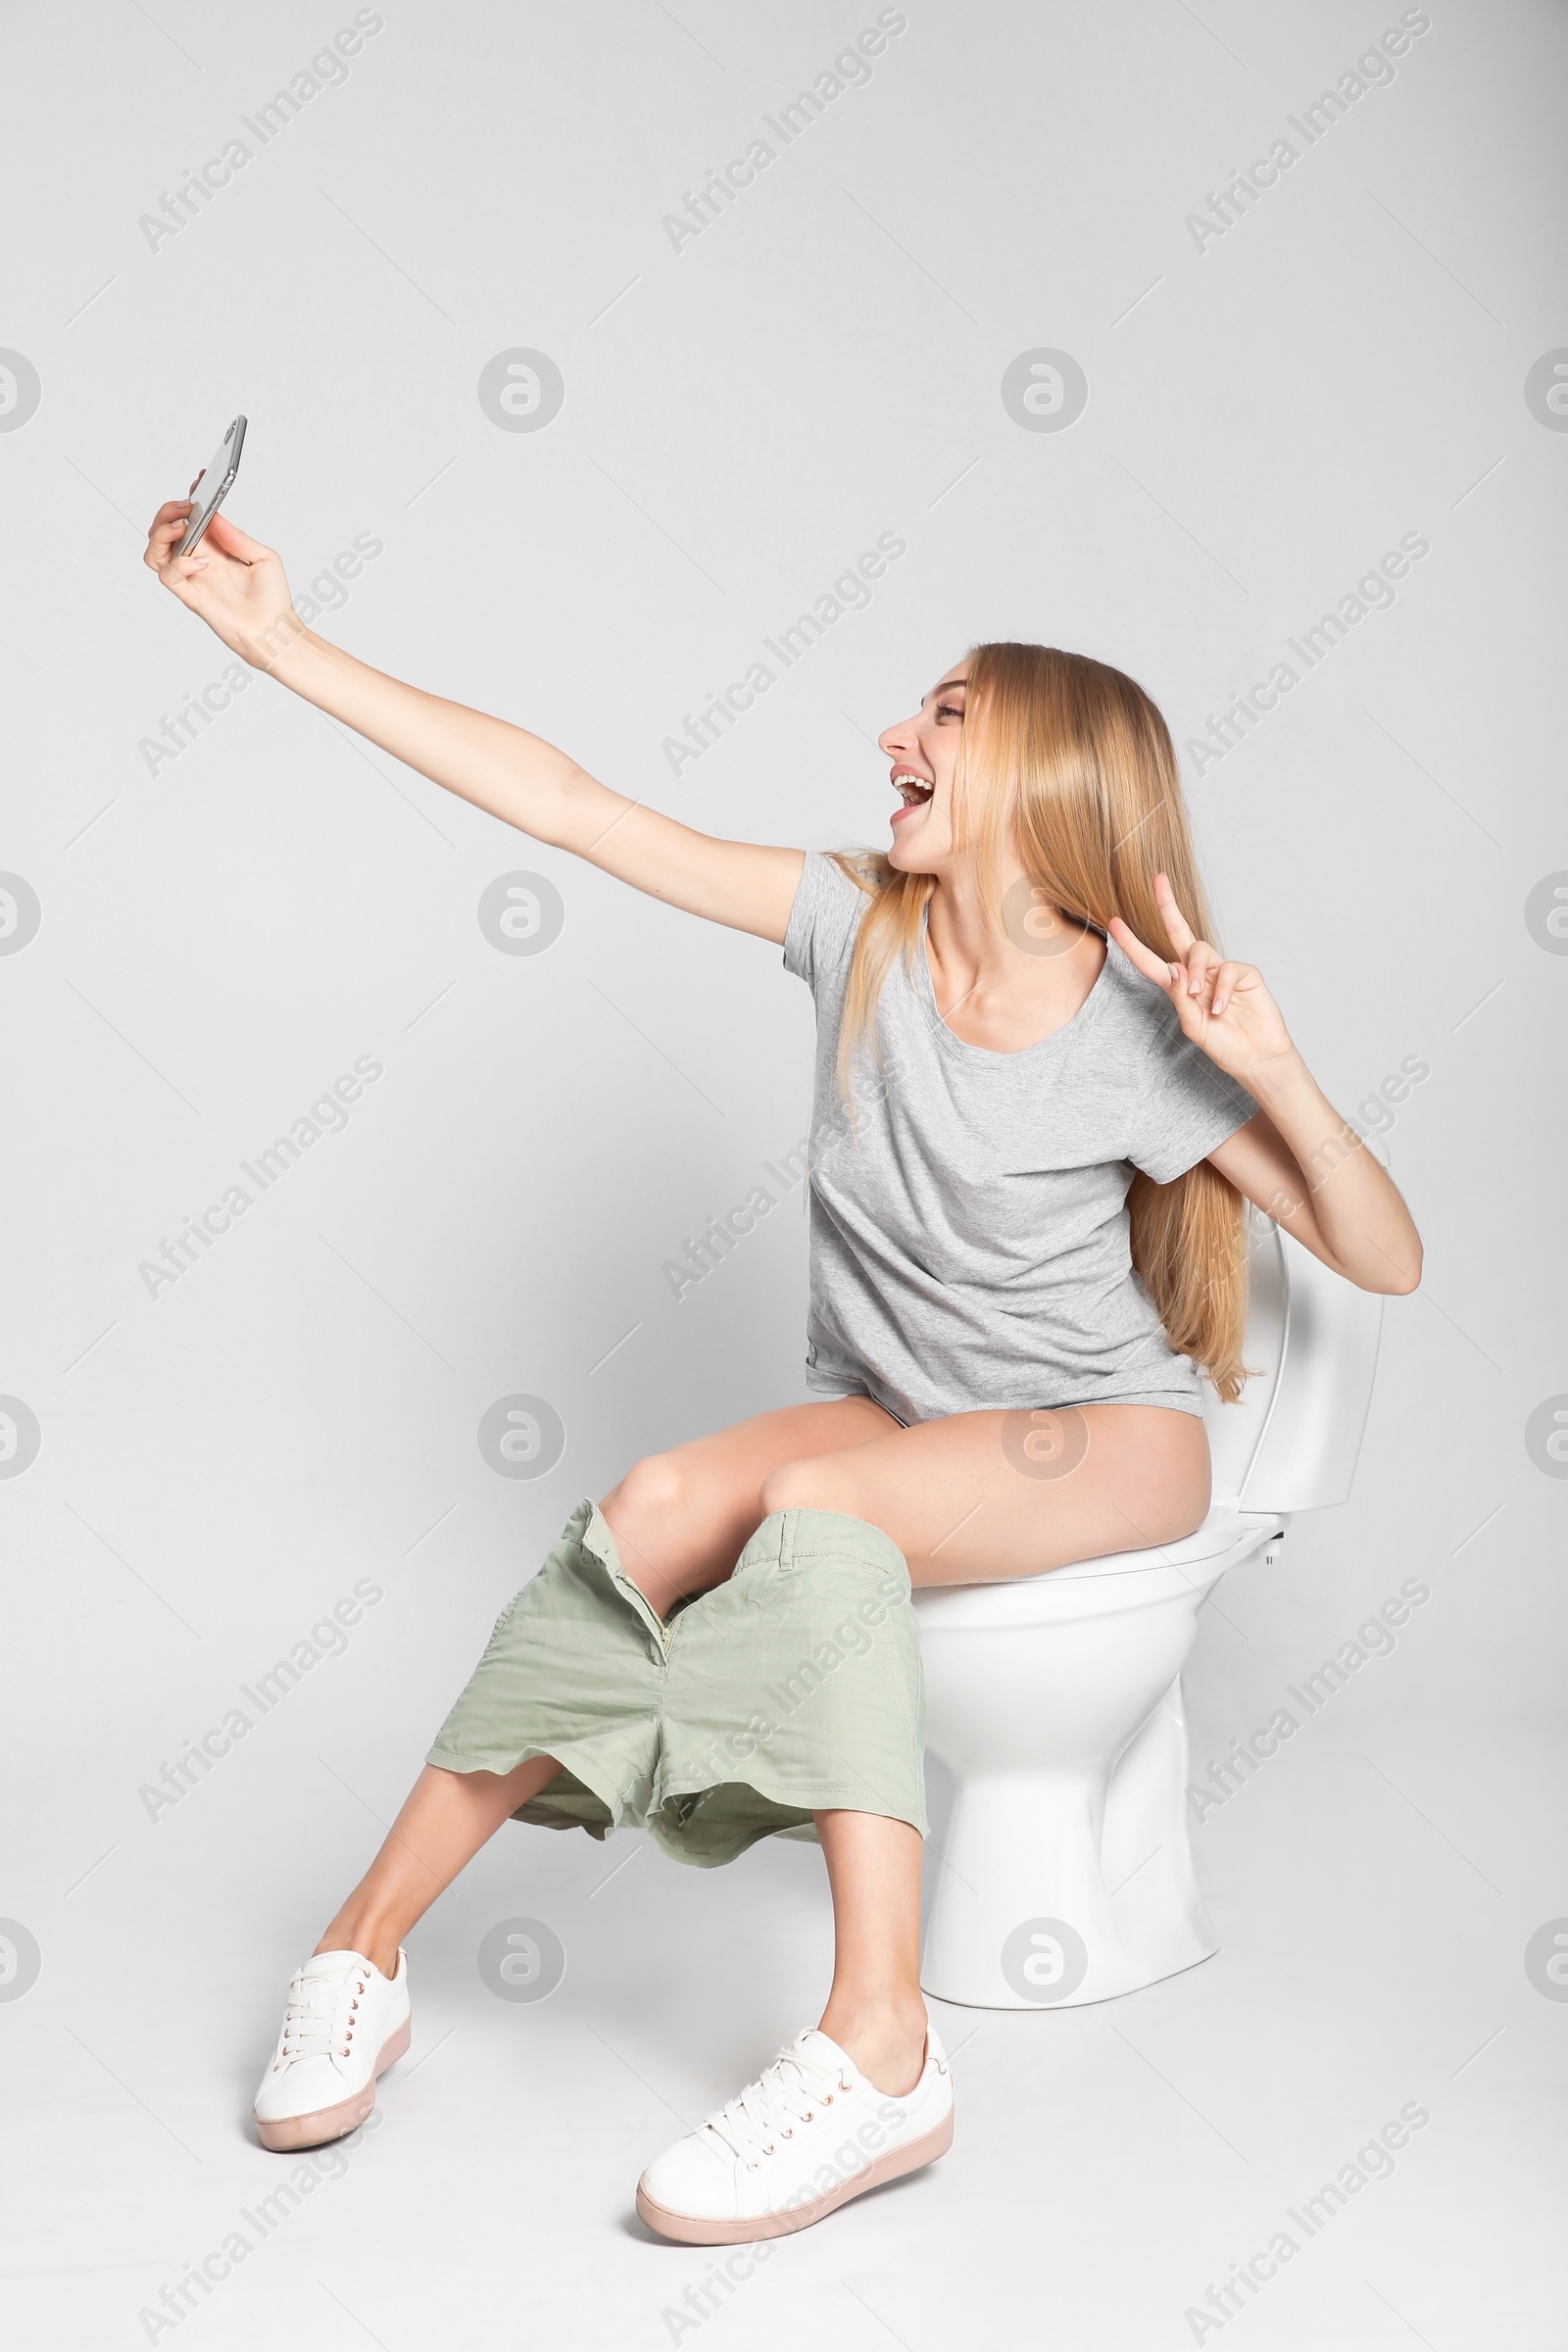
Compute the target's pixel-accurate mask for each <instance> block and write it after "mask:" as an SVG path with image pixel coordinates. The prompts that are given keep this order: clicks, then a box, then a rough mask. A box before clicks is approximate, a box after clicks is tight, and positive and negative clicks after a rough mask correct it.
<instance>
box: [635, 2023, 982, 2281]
mask: <svg viewBox="0 0 1568 2352" xmlns="http://www.w3.org/2000/svg"><path fill="white" fill-rule="evenodd" d="M952 2141H953V2080H952V2077H951V2075H950V2074H949V2072H948V2061H947V2058H946V2056H945V2055H944V2053H943V2049H942V2045H941V2043H940V2042H939V2041H938V2039H937V2037H936V2035H935V2034H934V2033H930V2032H928V2033H927V2034H926V2047H925V2065H924V2067H923V2068H922V2069H921V2073H920V2080H919V2082H916V2084H915V2085H914V2088H913V2089H912V2090H911V2091H908V2092H907V2094H906V2095H905V2097H903V2098H902V2099H895V2098H891V2097H890V2096H889V2095H888V2093H887V2092H886V2091H881V2090H878V2089H877V2088H876V2086H875V2084H874V2083H871V2082H867V2081H866V2079H865V2077H864V2076H863V2075H862V2074H860V2073H859V2071H858V2068H857V2067H856V2065H855V2062H854V2060H853V2059H852V2058H851V2057H850V2056H849V2055H848V2054H847V2052H845V2051H844V2050H841V2049H840V2048H839V2045H838V2043H837V2042H836V2041H830V2040H829V2039H828V2037H827V2035H826V2034H823V2033H819V2032H818V2031H817V2030H816V2029H815V2028H814V2027H811V2028H809V2029H808V2030H807V2032H806V2033H804V2034H800V2035H799V2036H798V2037H797V2038H796V2039H795V2040H794V2041H792V2042H791V2043H790V2045H789V2047H788V2049H785V2050H781V2051H780V2052H779V2054H778V2056H777V2057H776V2058H775V2059H774V2061H773V2063H772V2065H771V2066H770V2067H768V2068H767V2069H766V2071H765V2072H764V2074H763V2075H762V2077H761V2079H760V2081H759V2082H753V2083H750V2084H748V2086H747V2088H746V2089H745V2090H743V2091H742V2092H741V2094H740V2096H739V2098H735V2099H731V2100H730V2102H729V2105H728V2106H727V2107H721V2108H720V2109H719V2111H718V2113H717V2114H716V2115H711V2116H710V2117H709V2119H708V2121H707V2123H706V2124H704V2125H703V2126H702V2127H701V2128H700V2130H698V2131H692V2132H689V2133H688V2134H687V2136H686V2138H684V2139H678V2140H677V2141H676V2142H675V2144H674V2146H673V2147H672V2148H666V2149H665V2151H664V2153H663V2155H662V2156H661V2157H660V2158H659V2160H658V2162H657V2163H655V2164H651V2165H650V2166H649V2168H648V2170H647V2172H646V2173H644V2175H643V2177H642V2179H641V2180H639V2182H638V2183H637V2211H638V2212H639V2213H640V2214H641V2216H642V2218H643V2220H644V2221H645V2222H646V2223H647V2224H648V2227H649V2228H650V2229H657V2230H658V2231H659V2233H660V2235H661V2236H662V2237H673V2238H679V2239H680V2240H681V2241H682V2243H683V2244H686V2245H689V2246H730V2245H739V2244H742V2243H749V2242H750V2241H751V2240H752V2239H753V2238H758V2237H782V2236H783V2235H785V2233H786V2232H787V2231H789V2230H791V2229H806V2228H807V2226H808V2224H809V2223H811V2222H819V2221H820V2220H821V2219H822V2217H823V2215H824V2214H829V2213H831V2212H832V2211H833V2210H834V2208H835V2207H836V2206H839V2205H843V2204H847V2203H848V2201H849V2199H850V2198H851V2197H858V2196H859V2195H860V2194H861V2192H862V2191H863V2190H865V2189H867V2188H875V2187H877V2186H878V2185H879V2183H880V2182H882V2181H884V2180H897V2179H898V2177H899V2175H900V2174H901V2173H912V2172H915V2171H917V2170H918V2168H919V2167H920V2166H921V2165H922V2164H929V2163H930V2162H931V2160H932V2158H933V2157H936V2156H942V2155H945V2154H946V2152H947V2150H948V2148H949V2147H950V2146H951V2145H952Z"/></svg>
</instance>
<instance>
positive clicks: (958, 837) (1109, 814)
mask: <svg viewBox="0 0 1568 2352" xmlns="http://www.w3.org/2000/svg"><path fill="white" fill-rule="evenodd" d="M965 674H966V676H967V679H968V698H967V705H966V711H965V716H964V720H963V725H962V732H961V735H960V739H959V746H958V760H957V768H956V781H955V788H954V811H953V821H954V840H955V845H956V850H957V853H958V856H959V857H960V858H962V859H963V860H965V861H966V862H967V863H968V864H969V867H970V870H971V872H972V873H973V874H974V876H975V879H976V881H977V883H978V886H979V890H980V894H981V899H982V904H983V905H984V906H985V907H986V908H987V910H988V911H989V913H990V915H991V918H992V920H993V921H994V922H995V924H996V926H997V928H998V929H999V930H1001V929H1002V928H1003V927H1004V924H1003V909H1002V888H1001V876H1002V872H1003V858H1004V855H1005V851H1006V848H1007V846H1008V842H1009V838H1010V839H1012V840H1014V841H1015V842H1016V847H1017V852H1018V856H1019V857H1020V858H1021V859H1022V861H1023V865H1024V869H1025V871H1026V873H1027V874H1028V876H1029V878H1030V880H1031V881H1032V882H1034V883H1036V884H1037V885H1038V886H1039V888H1040V889H1041V890H1042V891H1043V892H1044V894H1045V896H1046V898H1047V900H1048V901H1049V902H1050V904H1051V905H1052V906H1053V907H1056V908H1058V909H1059V910H1060V912H1061V913H1062V914H1064V915H1065V916H1067V917H1068V918H1069V919H1071V920H1076V921H1078V922H1080V923H1088V924H1092V925H1093V926H1094V928H1095V929H1096V930H1097V931H1102V932H1103V931H1104V930H1105V929H1106V927H1107V925H1108V923H1109V920H1110V917H1111V916H1112V915H1113V914H1119V915H1120V916H1121V917H1122V919H1123V921H1124V922H1126V923H1127V924H1128V925H1129V926H1130V928H1131V929H1132V930H1133V931H1134V932H1136V934H1137V935H1138V937H1139V938H1140V939H1142V940H1144V941H1146V942H1147V943H1148V944H1149V945H1150V946H1151V947H1152V948H1153V950H1154V952H1155V954H1156V955H1160V954H1163V953H1164V951H1165V926H1164V922H1163V920H1162V918H1161V916H1160V912H1159V908H1158V906H1157V904H1156V902H1155V899H1154V887H1153V883H1154V876H1155V875H1156V874H1158V873H1163V874H1166V875H1167V876H1168V877H1169V879H1170V885H1171V888H1172V890H1173V891H1174V892H1175V894H1176V898H1177V902H1178V904H1179V905H1180V907H1181V908H1182V911H1183V912H1184V913H1185V914H1186V916H1187V919H1188V921H1189V922H1190V923H1191V924H1192V926H1193V928H1194V930H1195V931H1196V932H1197V933H1198V935H1199V937H1200V938H1201V939H1206V940H1209V941H1213V939H1214V930H1213V924H1212V919H1211V917H1210V915H1209V911H1208V905H1207V901H1206V899H1205V896H1204V893H1203V887H1202V884H1201V881H1200V879H1199V873H1198V861H1197V858H1195V856H1194V853H1193V844H1192V837H1191V835H1190V833H1189V831H1188V825H1187V811H1186V809H1185V807H1184V805H1183V801H1182V788H1181V777H1180V773H1179V771H1178V769H1177V765H1176V754H1175V751H1174V750H1173V748H1172V745H1171V739H1170V733H1169V730H1168V729H1167V727H1166V725H1165V721H1164V719H1163V718H1162V717H1161V716H1160V714H1159V711H1157V710H1156V709H1155V707H1154V705H1153V703H1152V702H1151V701H1150V698H1149V696H1148V695H1147V694H1146V693H1145V692H1144V690H1143V688H1142V687H1141V686H1139V685H1137V684H1136V683H1135V682H1134V680H1133V679H1131V678H1129V677H1126V676H1124V675H1123V673H1122V672H1121V671H1120V670H1119V669H1111V668H1109V667H1108V666H1107V664H1106V663H1104V662H1092V661H1090V660H1088V659H1087V657H1086V656H1084V655H1082V654H1066V653H1061V652H1059V651H1058V650H1057V648H1056V647H1054V646H1049V645H977V646H972V647H971V648H970V650H969V655H968V662H967V669H966V673H965ZM837 862H838V864H839V865H840V866H841V867H842V869H843V871H844V872H845V873H846V874H848V875H849V877H850V878H851V880H853V881H855V882H856V883H858V885H859V887H860V889H861V890H863V891H865V892H866V893H867V895H868V896H869V898H870V900H871V905H870V907H868V908H867V910H866V913H865V916H864V919H863V920H862V922H861V925H860V930H859V935H858V939H857V941H856V946H855V955H854V958H853V960H852V962H851V966H850V974H849V982H848V988H847V992H846V997H845V1006H844V1022H843V1028H842V1031H841V1035H840V1043H839V1086H840V1091H841V1093H842V1095H843V1096H844V1100H845V1104H846V1108H847V1109H849V1110H850V1111H851V1115H852V1116H853V1096H852V1081H851V1071H852V1066H853V1062H854V1057H855V1053H856V1049H857V1046H858V1044H859V1042H860V1041H861V1040H862V1039H865V1038H874V1036H875V1030H876V1006H877V999H878V997H879V996H880V994H881V990H882V983H883V981H884V980H885V979H886V977H887V975H888V971H889V969H890V967H891V966H892V963H893V961H894V958H895V956H899V955H900V954H902V955H903V956H904V957H905V959H906V961H907V964H909V965H910V966H911V967H912V965H913V962H914V958H915V956H916V954H917V953H918V951H919V949H920V945H921V938H922V932H923V926H924V918H925V910H926V907H927V906H928V905H929V904H930V900H931V896H932V893H933V892H934V890H935V889H936V878H935V876H934V875H931V874H906V873H899V872H897V871H895V869H894V868H893V867H891V866H890V865H889V864H888V861H887V859H886V858H884V857H881V856H879V855H877V854H876V853H873V852H870V851H842V852H839V853H838V854H837ZM1127 1207H1128V1214H1129V1218H1130V1221H1131V1226H1132V1260H1133V1265H1134V1267H1135V1269H1136V1271H1137V1273H1138V1275H1139V1276H1140V1278H1141V1280H1142V1281H1143V1283H1144V1285H1145V1288H1146V1289H1147V1290H1148V1292H1149V1294H1150V1297H1151V1298H1152V1299H1153V1302H1154V1305H1155V1308H1156V1309H1157V1311H1158V1314H1159V1317H1160V1320H1161V1322H1162V1323H1163V1324H1164V1326H1165V1329H1166V1332H1167V1333H1168V1334H1169V1337H1170V1341H1171V1345H1172V1346H1173V1347H1174V1348H1178V1349H1179V1350H1180V1351H1181V1352H1182V1353H1183V1354H1184V1355H1190V1356H1191V1357H1192V1358H1193V1360H1194V1361H1195V1362H1196V1363H1197V1364H1199V1365H1201V1367H1202V1368H1203V1369H1204V1370H1205V1371H1206V1372H1207V1374H1208V1376H1209V1378H1210V1380H1211V1381H1212V1382H1213V1384H1214V1387H1215V1389H1216V1390H1217V1392H1218V1393H1219V1395H1220V1396H1221V1397H1223V1398H1224V1399H1225V1400H1226V1402H1227V1403H1234V1402H1235V1400H1236V1398H1237V1397H1239V1396H1240V1395H1241V1391H1242V1383H1243V1381H1244V1380H1245V1379H1246V1378H1247V1373H1246V1369H1245V1367H1244V1365H1243V1363H1242V1344H1243V1333H1244V1329H1245V1325H1246V1320H1247V1282H1248V1277H1247V1267H1248V1252H1247V1244H1246V1232H1245V1226H1244V1221H1243V1220H1244V1203H1243V1201H1242V1197H1241V1195H1240V1194H1239V1193H1238V1192H1237V1191H1236V1189H1235V1187H1234V1186H1233V1185H1230V1184H1228V1183H1227V1182H1226V1181H1225V1179H1224V1177H1223V1176H1221V1175H1219V1174H1218V1173H1217V1172H1216V1171H1215V1170H1214V1169H1213V1168H1211V1167H1209V1166H1208V1165H1207V1164H1206V1163H1205V1162H1203V1161H1200V1162H1199V1164H1198V1165H1197V1166H1196V1167H1193V1168H1189V1169H1188V1171H1187V1173H1186V1174H1185V1175H1184V1176H1178V1177H1177V1178H1176V1179H1175V1181H1174V1182H1173V1183H1171V1184H1155V1183H1154V1182H1153V1181H1152V1179H1151V1178H1150V1177H1148V1176H1145V1175H1144V1174H1142V1172H1139V1173H1137V1174H1135V1176H1134V1178H1133V1183H1132V1189H1131V1191H1130V1192H1129V1194H1128V1196H1127Z"/></svg>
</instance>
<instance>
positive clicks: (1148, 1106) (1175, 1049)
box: [1127, 1003, 1257, 1184]
mask: <svg viewBox="0 0 1568 2352" xmlns="http://www.w3.org/2000/svg"><path fill="white" fill-rule="evenodd" d="M1146 1077H1147V1084H1146V1087H1145V1090H1144V1094H1143V1103H1142V1109H1141V1114H1140V1117H1139V1121H1138V1128H1137V1140H1136V1141H1135V1143H1134V1145H1133V1148H1132V1149H1131V1151H1130V1152H1128V1154H1127V1156H1128V1158H1129V1159H1130V1160H1131V1161H1132V1164H1133V1166H1134V1167H1135V1168H1141V1169H1142V1170H1143V1172H1144V1174H1145V1175H1146V1176H1149V1177H1152V1180H1153V1182H1154V1183H1155V1184H1171V1183H1173V1182H1174V1181H1175V1179H1176V1178H1177V1177H1178V1176H1184V1175H1185V1174H1186V1173H1187V1170H1188V1169H1189V1168H1192V1167H1196V1166H1197V1165H1198V1162H1199V1161H1200V1160H1201V1159H1206V1158H1207V1157H1208V1155H1209V1153H1210V1152H1215V1151H1217V1150H1218V1149H1219V1147H1220V1145H1221V1144H1222V1143H1224V1142H1225V1140H1226V1138H1227V1136H1232V1135H1234V1134H1235V1133H1236V1130H1237V1129H1238V1128H1239V1127H1245V1126H1246V1125H1247V1122H1248V1120H1249V1119H1250V1118H1255V1116H1256V1115H1257V1104H1256V1103H1254V1102H1253V1100H1252V1098H1251V1096H1250V1094H1249V1093H1248V1091H1247V1089H1246V1087H1245V1086H1238V1084H1237V1083H1236V1080H1235V1079H1234V1078H1231V1077H1228V1076H1227V1075H1226V1073H1225V1072H1224V1071H1223V1070H1222V1069H1221V1068H1220V1067H1219V1064H1218V1063H1217V1062H1213V1061H1210V1060H1209V1058H1208V1055H1207V1054H1205V1053H1204V1052H1203V1050H1202V1048H1201V1046H1195V1045H1194V1044H1193V1042H1192V1040H1191V1039H1190V1038H1186V1037H1184V1036H1183V1035H1182V1031H1181V1023H1180V1022H1179V1021H1178V1019H1177V1017H1176V1012H1175V1009H1174V1007H1173V1006H1172V1005H1169V1004H1168V1003H1166V1004H1163V1005H1161V1006H1160V1018H1159V1021H1158V1023H1157V1026H1156V1028H1155V1031H1154V1034H1153V1036H1152V1040H1151V1044H1150V1050H1149V1061H1148V1067H1147V1072H1146Z"/></svg>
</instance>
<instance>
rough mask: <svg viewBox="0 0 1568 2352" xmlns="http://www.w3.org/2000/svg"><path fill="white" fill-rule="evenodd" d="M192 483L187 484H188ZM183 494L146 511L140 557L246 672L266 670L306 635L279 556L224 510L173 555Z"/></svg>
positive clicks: (186, 514)
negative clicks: (197, 539) (195, 542)
mask: <svg viewBox="0 0 1568 2352" xmlns="http://www.w3.org/2000/svg"><path fill="white" fill-rule="evenodd" d="M195 486H196V485H195V483H194V482H193V483H192V484H191V488H192V489H194V488H195ZM190 514H191V502H190V500H189V499H188V498H174V499H170V500H169V501H168V502H167V503H166V504H165V505H164V506H161V507H160V508H159V510H158V512H157V514H156V515H154V516H153V519H152V527H151V528H150V530H149V531H148V533H147V552H146V554H145V556H144V557H143V559H142V561H143V563H145V564H147V565H148V567H149V568H150V569H151V570H153V571H156V572H157V574H158V576H159V578H160V579H161V580H162V581H163V583H164V586H165V587H166V588H167V589H168V590H169V591H170V593H171V594H172V595H173V596H177V597H178V599H179V601H180V603H181V604H182V605H184V606H185V607H186V608H187V609H188V610H189V611H190V612H192V613H197V614H198V615H199V616H200V617H201V618H202V619H203V620H205V621H206V623H207V625H208V627H209V628H210V629H212V630H214V631H216V633H217V634H218V636H220V637H221V639H222V641H223V643H224V644H225V645H226V646H227V647H228V650H229V652H230V653H233V654H238V656H239V658H240V660H241V661H242V662H249V663H250V664H251V666H252V668H253V669H270V668H271V666H272V664H273V662H276V660H277V658H278V656H279V655H280V654H282V653H283V652H285V651H286V650H287V648H288V647H289V646H290V645H292V644H293V643H294V641H295V639H296V638H298V637H302V636H304V635H305V634H306V628H305V623H304V622H303V621H302V620H301V618H300V616H299V614H298V613H296V612H295V610H294V607H293V604H292V603H291V601H290V598H289V593H288V581H287V580H286V579H285V578H284V576H283V564H282V560H281V558H280V557H279V556H277V555H276V554H275V553H274V551H273V550H272V549H271V548H270V547H263V545H262V543H261V541H260V540H259V539H250V538H247V536H246V534H245V533H244V532H243V531H242V530H241V529H240V527H239V525H238V524H237V523H234V522H230V521H229V519H228V517H227V515H222V514H219V515H214V517H213V519H212V521H211V522H210V523H209V524H208V526H207V530H206V534H205V536H204V537H203V539H202V541H201V544H200V545H199V546H198V547H197V549H196V551H195V553H194V554H193V555H189V556H176V555H175V553H174V549H175V548H176V547H177V546H178V545H179V542H180V541H181V539H183V538H184V536H185V531H186V526H187V524H188V523H189V520H190Z"/></svg>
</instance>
